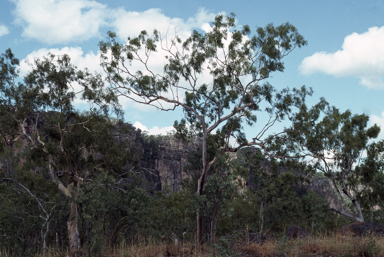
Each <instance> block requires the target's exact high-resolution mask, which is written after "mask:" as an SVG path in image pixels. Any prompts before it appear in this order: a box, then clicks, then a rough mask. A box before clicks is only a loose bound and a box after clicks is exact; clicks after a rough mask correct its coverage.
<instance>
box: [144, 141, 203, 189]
mask: <svg viewBox="0 0 384 257" xmlns="http://www.w3.org/2000/svg"><path fill="white" fill-rule="evenodd" d="M143 147H144V154H143V157H142V159H141V163H140V166H141V168H142V170H143V172H144V173H145V172H149V173H151V174H152V175H153V176H157V181H155V180H153V182H155V183H156V186H155V187H156V189H157V190H161V191H163V192H170V193H172V192H177V191H180V190H181V183H182V181H183V180H184V179H191V178H192V175H191V173H190V172H187V171H186V166H187V165H188V159H189V157H190V156H191V155H192V154H193V153H194V152H195V151H197V149H198V147H199V144H198V141H195V142H192V143H185V142H181V141H179V140H177V139H176V138H175V137H173V136H157V137H153V136H152V137H147V138H146V140H145V141H144V142H143ZM152 188H153V189H155V188H154V187H153V186H152Z"/></svg>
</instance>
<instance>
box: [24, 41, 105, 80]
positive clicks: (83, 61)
mask: <svg viewBox="0 0 384 257" xmlns="http://www.w3.org/2000/svg"><path fill="white" fill-rule="evenodd" d="M48 53H51V54H54V55H57V56H60V55H64V54H67V55H69V57H70V58H71V63H72V64H73V65H75V66H77V67H78V68H79V69H81V70H84V69H85V68H88V69H89V70H90V71H91V72H97V73H102V72H103V69H102V68H101V67H100V53H97V54H94V53H93V52H90V53H87V54H85V55H84V53H83V50H82V49H81V47H63V48H61V49H59V48H50V49H47V48H42V49H39V50H37V51H33V52H32V53H30V54H28V55H27V57H26V58H25V59H23V60H22V61H21V62H20V75H21V76H25V75H26V74H27V73H28V72H29V71H31V67H30V66H29V65H28V63H30V64H33V62H34V59H35V58H42V57H43V56H46V55H47V54H48Z"/></svg>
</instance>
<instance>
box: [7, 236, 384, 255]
mask: <svg viewBox="0 0 384 257" xmlns="http://www.w3.org/2000/svg"><path fill="white" fill-rule="evenodd" d="M233 251H236V252H238V253H239V256H247V257H250V256H305V257H312V256H340V257H341V256H345V257H347V256H350V257H354V256H356V257H357V256H363V257H371V256H384V238H375V237H363V238H361V237H346V236H327V237H318V238H306V239H294V240H286V239H281V240H276V241H267V242H265V243H263V244H260V243H252V242H251V243H246V242H245V243H244V242H243V243H238V244H236V246H235V247H234V249H233ZM85 252H86V251H84V255H83V256H82V257H84V256H88V255H87V254H85ZM10 256H12V255H11V254H10V253H9V251H5V250H3V251H0V257H10ZM38 256H42V255H38ZM59 256H60V257H67V256H68V257H69V255H68V253H60V252H59V251H57V250H55V249H50V250H49V251H47V254H46V255H45V257H59ZM103 256H108V257H163V256H164V257H165V256H179V257H193V256H195V257H216V256H219V255H218V252H217V251H215V250H214V249H213V248H210V247H207V246H203V247H202V249H200V250H197V249H196V248H195V247H194V246H193V245H192V244H191V243H186V244H184V245H182V244H179V245H174V244H158V243H157V244H155V243H146V244H138V245H126V244H121V245H120V246H119V247H116V248H110V249H105V250H104V251H103Z"/></svg>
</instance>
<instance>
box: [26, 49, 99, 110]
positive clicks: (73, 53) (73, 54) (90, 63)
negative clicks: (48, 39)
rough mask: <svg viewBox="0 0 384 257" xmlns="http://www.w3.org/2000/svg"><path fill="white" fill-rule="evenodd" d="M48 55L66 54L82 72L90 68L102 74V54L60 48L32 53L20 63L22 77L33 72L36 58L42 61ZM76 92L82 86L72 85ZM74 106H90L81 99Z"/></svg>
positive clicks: (77, 99)
mask: <svg viewBox="0 0 384 257" xmlns="http://www.w3.org/2000/svg"><path fill="white" fill-rule="evenodd" d="M48 53H51V54H54V55H56V56H62V55H64V54H67V55H69V57H70V58H71V63H72V64H73V65H74V66H76V67H77V68H78V69H80V70H85V68H88V70H89V71H90V72H92V73H99V74H102V68H101V67H100V65H99V63H100V53H97V54H94V53H93V52H90V53H87V54H85V55H84V53H83V51H82V49H81V47H63V48H61V49H58V48H50V49H46V48H42V49H39V50H37V51H33V52H32V53H30V54H28V55H27V57H26V58H25V59H23V60H22V61H21V62H20V76H21V77H24V76H25V75H27V74H28V72H30V71H31V70H32V67H31V66H33V64H34V60H35V59H36V58H40V59H42V58H43V57H44V56H47V55H48ZM72 86H73V89H74V92H79V91H81V89H82V88H81V86H80V85H79V84H78V83H76V82H75V83H72ZM74 104H75V105H77V106H78V107H79V106H81V107H83V108H84V107H85V106H88V103H87V102H86V101H84V100H81V99H79V98H76V99H75V101H74Z"/></svg>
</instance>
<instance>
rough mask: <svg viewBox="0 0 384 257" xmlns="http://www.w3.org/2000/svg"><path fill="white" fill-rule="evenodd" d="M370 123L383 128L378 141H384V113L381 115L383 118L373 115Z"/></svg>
mask: <svg viewBox="0 0 384 257" xmlns="http://www.w3.org/2000/svg"><path fill="white" fill-rule="evenodd" d="M370 122H371V125H373V124H377V125H378V126H379V127H380V128H381V130H380V134H379V136H378V139H384V112H382V113H381V117H380V116H377V115H373V114H372V115H371V118H370Z"/></svg>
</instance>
